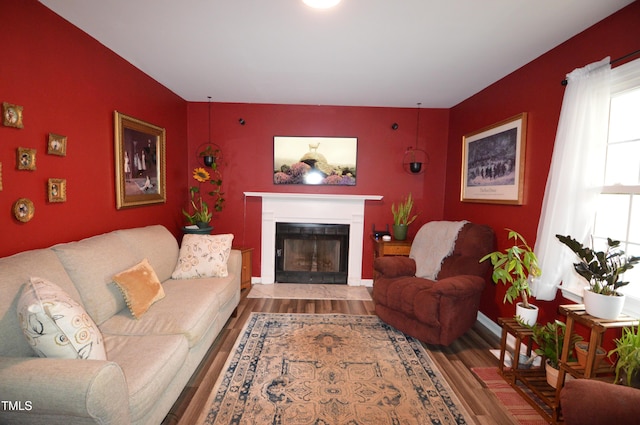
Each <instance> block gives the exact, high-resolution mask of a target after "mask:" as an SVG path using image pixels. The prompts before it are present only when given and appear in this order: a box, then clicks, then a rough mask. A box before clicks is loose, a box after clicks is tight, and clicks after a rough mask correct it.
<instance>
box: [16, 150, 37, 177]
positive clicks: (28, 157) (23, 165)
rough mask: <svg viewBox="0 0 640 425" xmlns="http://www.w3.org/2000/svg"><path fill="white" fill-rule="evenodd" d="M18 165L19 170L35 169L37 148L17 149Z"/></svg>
mask: <svg viewBox="0 0 640 425" xmlns="http://www.w3.org/2000/svg"><path fill="white" fill-rule="evenodd" d="M16 166H17V167H18V170H29V171H33V170H35V169H36V150H35V149H29V148H18V149H16Z"/></svg>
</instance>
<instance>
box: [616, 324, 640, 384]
mask: <svg viewBox="0 0 640 425" xmlns="http://www.w3.org/2000/svg"><path fill="white" fill-rule="evenodd" d="M614 342H615V344H616V348H614V349H613V350H611V351H609V357H611V356H612V355H614V354H616V355H617V356H618V360H617V361H616V382H618V383H621V384H623V385H627V386H629V387H635V388H640V375H638V372H640V327H638V326H636V327H635V328H633V327H632V328H626V327H625V328H622V335H621V336H620V338H617V339H615V340H614Z"/></svg>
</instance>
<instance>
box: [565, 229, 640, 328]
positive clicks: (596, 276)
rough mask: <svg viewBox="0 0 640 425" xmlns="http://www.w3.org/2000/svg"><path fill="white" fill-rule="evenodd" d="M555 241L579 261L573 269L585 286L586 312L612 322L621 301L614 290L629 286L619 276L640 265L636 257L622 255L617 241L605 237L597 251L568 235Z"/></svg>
mask: <svg viewBox="0 0 640 425" xmlns="http://www.w3.org/2000/svg"><path fill="white" fill-rule="evenodd" d="M556 238H558V240H559V241H560V242H562V243H563V244H565V245H566V246H567V247H569V249H571V251H573V252H574V253H575V254H576V256H577V257H578V258H579V260H580V261H579V262H577V263H574V265H573V267H574V269H575V271H576V272H577V273H578V274H579V275H580V276H582V277H583V278H584V279H585V280H586V281H587V282H588V283H589V286H588V287H587V288H586V290H585V291H584V304H585V309H586V311H587V313H589V314H591V315H592V316H595V317H599V318H601V319H616V318H617V317H618V316H619V315H620V313H621V312H622V308H623V307H624V299H625V297H624V295H623V294H621V293H619V292H618V289H619V288H621V287H623V286H625V285H627V284H628V283H629V282H623V281H622V280H621V278H620V277H621V275H622V274H623V273H624V272H626V271H627V270H630V269H632V268H633V265H634V264H637V263H638V262H640V257H634V256H630V255H625V253H624V251H623V250H622V249H620V242H619V241H614V240H612V239H610V238H607V249H606V250H605V251H597V252H596V251H594V250H593V249H592V248H590V247H585V246H583V245H582V244H581V243H580V242H578V241H577V240H575V239H573V238H572V237H571V236H562V235H556ZM592 245H593V242H592Z"/></svg>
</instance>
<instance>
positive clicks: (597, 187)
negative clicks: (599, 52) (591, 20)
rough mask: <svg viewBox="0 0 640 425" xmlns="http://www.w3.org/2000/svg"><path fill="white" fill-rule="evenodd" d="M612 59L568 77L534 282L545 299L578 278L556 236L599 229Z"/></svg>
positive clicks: (568, 253)
mask: <svg viewBox="0 0 640 425" xmlns="http://www.w3.org/2000/svg"><path fill="white" fill-rule="evenodd" d="M610 80H611V65H609V58H608V57H607V58H605V59H603V60H602V61H600V62H595V63H592V64H590V65H587V66H585V67H583V68H579V69H575V70H574V71H572V72H571V73H570V74H568V75H567V81H568V85H567V87H566V89H565V94H564V99H563V101H562V110H561V111H560V120H559V122H558V130H557V133H556V141H555V144H554V147H553V156H552V159H551V168H550V170H549V176H548V178H547V186H546V189H545V193H544V201H543V203H542V211H541V214H540V221H539V222H538V233H537V238H536V244H535V247H534V251H535V253H536V255H537V256H538V260H539V262H540V267H541V269H542V274H541V276H540V277H539V278H537V279H535V280H534V281H533V282H532V293H533V295H534V296H535V297H536V298H537V299H539V300H553V299H554V298H555V297H556V292H557V287H558V285H559V284H560V283H561V282H565V283H567V282H569V281H570V280H571V278H572V276H573V271H572V264H573V262H574V260H575V258H574V256H573V253H572V252H571V251H570V250H569V249H568V248H566V247H565V245H563V244H561V243H560V242H559V241H558V239H557V238H556V236H555V235H556V234H562V235H571V236H572V237H573V238H575V239H577V240H579V241H582V242H586V241H587V240H588V239H589V236H590V235H591V233H592V230H593V222H594V217H595V209H596V202H597V198H598V194H599V193H600V191H601V188H602V184H603V175H604V162H605V161H604V157H605V155H606V146H607V132H608V120H609V100H610V95H611V82H610Z"/></svg>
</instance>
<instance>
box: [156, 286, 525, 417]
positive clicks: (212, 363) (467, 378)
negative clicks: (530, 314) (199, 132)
mask: <svg viewBox="0 0 640 425" xmlns="http://www.w3.org/2000/svg"><path fill="white" fill-rule="evenodd" d="M247 293H248V290H244V291H242V297H241V300H240V304H239V306H238V315H237V316H236V317H232V318H231V319H229V321H228V322H227V324H226V325H225V327H224V329H223V331H222V332H221V333H220V335H219V336H218V338H217V339H216V340H215V342H214V343H213V345H212V346H211V349H210V350H209V352H208V354H207V356H206V357H205V359H204V360H203V361H202V364H201V365H200V366H199V368H198V370H197V371H196V373H195V374H194V375H193V377H192V378H191V380H190V382H189V384H188V385H187V387H186V388H185V389H184V391H183V392H182V395H181V396H180V398H179V399H178V400H177V401H176V403H175V404H174V406H173V408H172V409H171V411H170V412H169V414H168V415H167V417H166V418H165V420H164V421H163V423H162V425H191V424H195V423H196V422H197V419H198V417H199V416H200V414H201V412H202V411H203V410H204V409H205V404H206V402H207V399H208V397H209V395H210V394H211V391H212V389H213V386H214V385H215V382H216V380H217V378H218V375H219V374H220V373H221V371H222V369H223V367H224V365H225V362H226V359H227V357H228V355H229V353H230V351H231V349H232V348H233V345H234V342H235V340H236V338H237V337H238V335H239V333H240V330H241V329H242V326H243V325H244V323H245V322H246V321H247V318H248V317H249V315H250V314H251V313H252V312H264V313H318V314H323V313H325V314H326V313H345V314H363V315H373V314H375V313H374V304H373V301H343V300H282V299H263V298H247ZM498 346H499V340H498V338H497V337H496V336H495V335H493V334H492V333H491V332H490V331H489V330H487V329H486V328H485V327H484V326H482V325H481V324H479V323H476V324H475V325H474V326H473V328H472V329H471V330H469V331H468V332H467V333H466V334H465V335H463V336H462V337H461V338H459V339H458V340H456V341H455V342H454V343H453V344H451V345H450V346H449V347H441V346H436V345H430V344H425V347H426V348H427V349H428V351H429V354H430V356H431V358H432V359H433V360H434V362H435V363H436V365H437V367H438V369H439V370H440V371H441V372H442V373H443V375H444V376H445V378H446V380H447V382H449V384H450V385H451V387H452V388H453V390H454V392H455V393H456V395H457V396H458V398H459V399H460V401H461V402H462V403H463V404H464V406H465V407H466V409H467V411H468V412H469V414H470V416H471V417H470V418H469V420H470V421H471V422H472V423H476V424H478V425H489V424H491V425H495V424H500V425H502V424H512V423H517V422H515V420H514V418H513V416H511V414H510V413H509V412H508V411H507V410H506V409H505V408H504V406H503V405H502V404H501V403H500V402H499V401H498V399H497V398H496V397H495V395H494V394H493V393H492V392H491V391H490V390H489V389H487V388H485V387H484V385H483V383H482V382H481V381H479V380H478V379H477V378H476V377H475V375H474V374H473V372H471V368H474V367H486V366H497V364H498V361H497V359H496V358H495V357H493V355H491V353H490V352H489V349H491V348H498ZM474 421H475V422H474Z"/></svg>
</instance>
